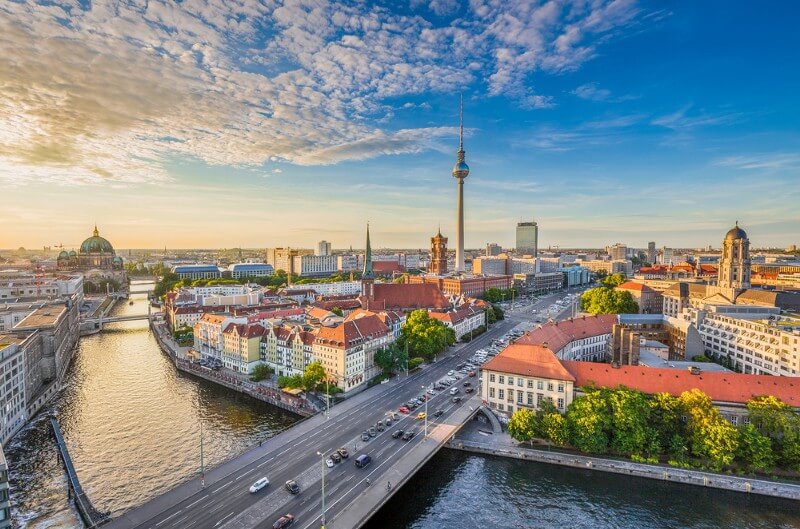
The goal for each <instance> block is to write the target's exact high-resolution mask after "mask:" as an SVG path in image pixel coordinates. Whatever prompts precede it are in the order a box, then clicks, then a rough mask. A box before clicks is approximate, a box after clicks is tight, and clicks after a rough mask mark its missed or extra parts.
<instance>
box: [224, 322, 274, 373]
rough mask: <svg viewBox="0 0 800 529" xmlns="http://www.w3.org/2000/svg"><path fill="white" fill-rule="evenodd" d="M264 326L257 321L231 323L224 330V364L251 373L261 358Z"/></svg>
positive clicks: (232, 368)
mask: <svg viewBox="0 0 800 529" xmlns="http://www.w3.org/2000/svg"><path fill="white" fill-rule="evenodd" d="M263 334H264V327H262V326H261V325H259V324H257V323H244V324H242V323H229V324H228V326H227V327H226V328H225V330H224V331H222V365H224V366H225V367H227V368H228V369H231V370H233V371H237V372H239V373H251V372H252V371H253V368H254V367H255V366H256V365H257V364H258V363H259V361H260V360H261V336H262V335H263Z"/></svg>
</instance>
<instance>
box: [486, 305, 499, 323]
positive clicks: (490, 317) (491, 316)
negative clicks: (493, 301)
mask: <svg viewBox="0 0 800 529" xmlns="http://www.w3.org/2000/svg"><path fill="white" fill-rule="evenodd" d="M495 322H497V314H495V312H494V305H490V306H489V308H488V309H486V323H488V324H489V325H491V324H492V323H495Z"/></svg>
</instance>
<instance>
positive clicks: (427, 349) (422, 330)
mask: <svg viewBox="0 0 800 529" xmlns="http://www.w3.org/2000/svg"><path fill="white" fill-rule="evenodd" d="M455 342H456V336H455V332H454V331H453V329H451V328H449V327H447V326H446V325H445V324H444V323H442V322H440V321H439V320H437V319H434V318H431V317H430V315H429V314H428V311H426V310H424V309H420V310H415V311H413V312H412V313H411V314H409V315H408V318H407V319H406V322H405V323H404V324H403V327H402V329H401V331H400V338H399V339H398V341H397V343H398V346H400V347H403V348H405V347H407V348H408V354H409V356H412V357H421V358H424V359H426V360H431V359H433V358H434V357H435V356H436V355H437V354H439V353H440V352H442V351H444V349H445V348H446V347H447V346H448V345H453V344H454V343H455Z"/></svg>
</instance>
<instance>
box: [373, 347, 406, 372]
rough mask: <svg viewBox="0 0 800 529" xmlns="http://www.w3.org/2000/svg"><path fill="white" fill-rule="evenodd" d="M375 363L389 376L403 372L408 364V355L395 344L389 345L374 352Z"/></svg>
mask: <svg viewBox="0 0 800 529" xmlns="http://www.w3.org/2000/svg"><path fill="white" fill-rule="evenodd" d="M375 363H376V364H377V365H378V366H380V368H381V369H383V372H384V373H386V374H387V375H391V374H392V373H396V372H397V371H401V370H405V368H406V364H407V363H408V355H407V354H406V351H405V349H403V348H402V347H400V346H399V345H397V343H391V344H389V345H388V346H386V347H382V348H381V349H378V350H377V351H376V352H375Z"/></svg>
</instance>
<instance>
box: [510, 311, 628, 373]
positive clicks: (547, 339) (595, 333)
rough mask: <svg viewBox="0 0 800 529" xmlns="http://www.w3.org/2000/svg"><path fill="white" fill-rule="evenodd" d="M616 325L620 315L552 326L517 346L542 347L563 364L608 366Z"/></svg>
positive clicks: (522, 339) (523, 338) (530, 334)
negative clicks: (582, 362)
mask: <svg viewBox="0 0 800 529" xmlns="http://www.w3.org/2000/svg"><path fill="white" fill-rule="evenodd" d="M616 323H617V315H616V314H601V315H598V316H581V317H580V318H570V319H568V320H562V321H554V322H548V323H545V324H544V325H542V326H540V327H538V328H536V329H534V330H533V331H530V332H527V333H525V334H524V335H522V336H521V337H520V338H519V339H518V340H517V341H516V342H515V343H517V344H525V345H540V346H542V347H545V348H547V349H548V350H550V351H551V352H552V353H553V354H554V355H555V356H556V357H557V358H558V359H560V360H580V361H584V362H604V361H606V360H607V358H608V356H609V343H610V340H611V333H612V329H613V327H614V324H616Z"/></svg>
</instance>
